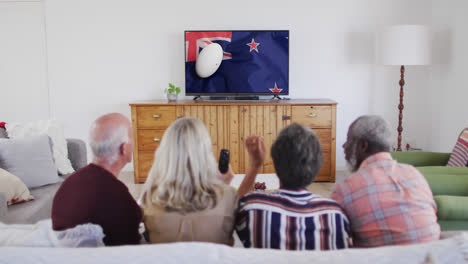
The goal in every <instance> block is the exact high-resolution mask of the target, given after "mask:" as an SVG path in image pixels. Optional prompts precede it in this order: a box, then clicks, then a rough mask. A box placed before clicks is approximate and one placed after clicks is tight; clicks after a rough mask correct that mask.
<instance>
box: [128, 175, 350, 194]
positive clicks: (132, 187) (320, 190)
mask: <svg viewBox="0 0 468 264" xmlns="http://www.w3.org/2000/svg"><path fill="white" fill-rule="evenodd" d="M344 177H345V175H344V172H341V173H340V172H337V173H336V180H337V182H341V181H342V180H343V179H344ZM119 179H120V180H121V181H122V182H123V183H125V185H127V187H128V190H129V191H130V193H131V194H132V195H133V197H134V198H135V200H138V199H139V198H140V195H141V193H142V191H143V186H144V184H135V183H134V181H133V171H123V172H121V173H120V175H119ZM333 186H335V183H333V182H315V183H312V184H311V185H309V187H307V189H309V190H310V191H311V192H312V193H315V194H319V195H322V196H324V197H329V196H330V193H331V191H332V189H333Z"/></svg>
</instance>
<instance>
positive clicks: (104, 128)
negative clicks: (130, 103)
mask: <svg viewBox="0 0 468 264" xmlns="http://www.w3.org/2000/svg"><path fill="white" fill-rule="evenodd" d="M130 130H131V124H130V121H129V120H128V118H127V117H125V116H124V115H122V114H119V113H111V114H107V115H103V116H101V117H99V118H98V119H96V120H95V121H94V122H93V123H92V124H91V128H90V130H89V145H90V147H91V150H92V152H93V154H94V159H95V160H104V161H107V162H109V163H113V162H115V161H116V160H117V159H118V157H119V154H120V146H121V145H122V144H123V143H128V142H129V140H130V138H129V133H130Z"/></svg>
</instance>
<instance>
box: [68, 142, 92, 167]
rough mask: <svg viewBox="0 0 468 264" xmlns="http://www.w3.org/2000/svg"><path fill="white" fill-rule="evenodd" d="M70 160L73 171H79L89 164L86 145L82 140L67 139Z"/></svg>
mask: <svg viewBox="0 0 468 264" xmlns="http://www.w3.org/2000/svg"><path fill="white" fill-rule="evenodd" d="M67 147H68V158H69V159H70V161H71V163H72V166H73V169H75V170H79V169H81V168H83V167H84V166H86V165H87V164H88V157H87V151H86V143H85V142H84V141H83V140H81V139H74V138H67Z"/></svg>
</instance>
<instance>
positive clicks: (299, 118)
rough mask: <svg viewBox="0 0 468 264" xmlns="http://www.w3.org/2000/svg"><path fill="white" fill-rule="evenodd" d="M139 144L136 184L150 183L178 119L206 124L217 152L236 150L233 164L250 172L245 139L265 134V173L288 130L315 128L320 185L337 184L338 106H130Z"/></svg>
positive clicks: (259, 103) (305, 103)
mask: <svg viewBox="0 0 468 264" xmlns="http://www.w3.org/2000/svg"><path fill="white" fill-rule="evenodd" d="M130 106H131V109H132V123H133V131H134V133H133V134H134V140H135V151H134V157H133V160H134V168H135V183H141V182H144V181H145V180H146V177H147V175H148V172H149V170H150V169H151V165H152V162H153V157H154V152H155V150H156V148H157V147H158V146H159V143H160V141H161V140H162V136H163V134H164V131H165V129H166V128H167V127H168V126H169V125H170V124H171V123H172V122H174V121H175V120H176V119H177V118H179V117H183V116H193V117H197V118H199V119H200V120H202V121H203V122H204V123H205V125H206V127H207V129H208V132H209V133H210V136H211V141H212V144H213V153H214V155H215V157H216V159H218V156H219V152H220V150H221V149H223V148H226V149H229V150H230V152H231V166H232V168H233V170H234V172H236V173H245V171H246V169H247V166H248V154H247V151H246V149H245V146H244V139H245V138H246V137H248V136H251V135H260V136H263V137H264V139H265V145H266V149H267V157H266V160H265V163H264V166H263V168H262V169H261V173H274V172H275V169H274V166H273V161H272V159H271V156H270V148H271V145H272V143H273V141H274V140H275V138H276V135H277V134H278V133H279V131H280V130H281V129H282V128H284V127H285V126H287V125H289V124H291V123H292V122H297V123H300V124H303V125H306V126H308V127H310V128H312V129H313V130H314V131H315V133H316V134H317V136H318V137H319V139H320V142H321V144H322V150H323V165H322V169H321V170H320V172H319V175H318V177H317V179H316V180H317V181H335V150H336V147H335V146H336V144H335V134H336V102H334V101H331V100H325V99H321V100H318V99H317V100H283V101H279V100H274V101H246V102H243V101H233V102H229V101H192V100H181V101H177V102H167V101H165V100H157V101H147V102H138V103H132V104H130Z"/></svg>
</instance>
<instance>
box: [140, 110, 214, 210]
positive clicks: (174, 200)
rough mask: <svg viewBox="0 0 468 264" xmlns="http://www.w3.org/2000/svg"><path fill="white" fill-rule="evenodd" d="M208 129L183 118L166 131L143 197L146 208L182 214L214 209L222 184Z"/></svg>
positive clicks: (191, 118) (201, 124) (196, 120)
mask: <svg viewBox="0 0 468 264" xmlns="http://www.w3.org/2000/svg"><path fill="white" fill-rule="evenodd" d="M216 173H217V166H216V160H215V158H214V155H213V150H212V144H211V139H210V135H209V133H208V130H207V129H206V127H205V125H204V124H203V122H202V121H201V120H199V119H196V118H193V117H183V118H180V119H178V120H177V121H175V122H174V123H172V125H170V126H169V128H168V129H167V130H166V132H164V136H163V138H162V141H161V144H160V145H159V147H158V148H157V150H156V153H155V156H154V162H153V166H152V167H151V170H150V172H149V175H148V178H147V180H146V182H145V186H144V190H143V193H142V196H141V200H142V204H143V206H144V207H145V206H149V205H151V204H157V205H158V206H161V207H162V208H164V209H166V210H168V211H177V212H182V213H187V212H194V211H201V210H204V209H207V208H213V207H214V206H215V205H216V203H217V196H216V191H217V190H218V191H220V190H221V188H220V185H219V184H220V181H219V180H218V178H217V177H216Z"/></svg>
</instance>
